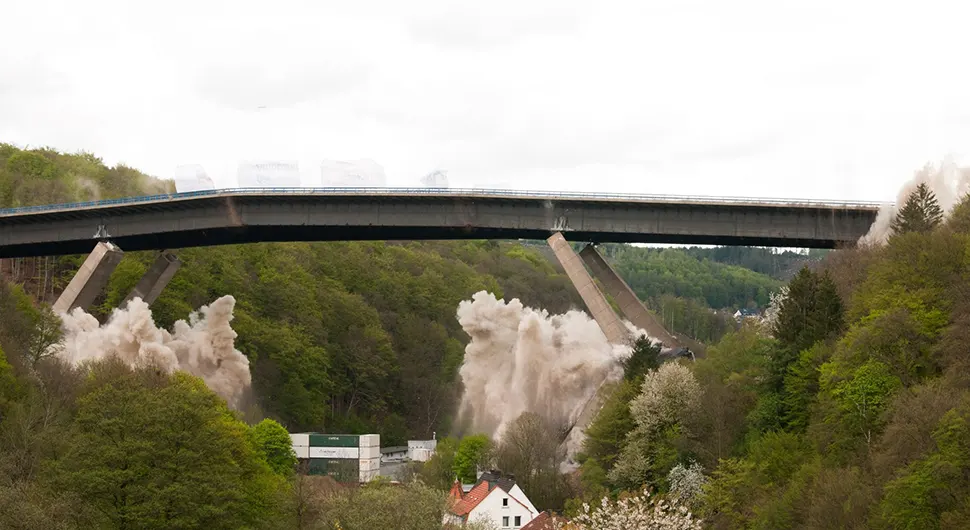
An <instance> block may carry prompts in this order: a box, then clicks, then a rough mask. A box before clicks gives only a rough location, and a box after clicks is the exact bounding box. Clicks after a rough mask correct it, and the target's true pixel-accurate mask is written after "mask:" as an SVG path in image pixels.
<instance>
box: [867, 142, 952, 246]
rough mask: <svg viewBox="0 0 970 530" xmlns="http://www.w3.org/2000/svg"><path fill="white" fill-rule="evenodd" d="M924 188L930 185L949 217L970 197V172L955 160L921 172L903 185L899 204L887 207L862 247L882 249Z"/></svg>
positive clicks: (880, 213) (926, 168) (949, 160)
mask: <svg viewBox="0 0 970 530" xmlns="http://www.w3.org/2000/svg"><path fill="white" fill-rule="evenodd" d="M920 184H926V185H927V186H928V187H929V188H930V191H932V192H933V194H934V195H936V200H937V201H938V202H939V203H940V207H941V208H942V209H943V215H944V217H945V216H948V215H949V214H950V210H952V209H953V206H955V205H956V204H957V203H958V202H960V199H961V198H962V197H964V196H965V195H967V193H970V168H965V167H959V166H958V165H957V164H956V163H955V162H954V161H953V159H952V158H946V159H944V160H943V161H942V162H941V163H940V165H938V166H935V165H933V164H927V165H925V166H923V168H922V169H920V170H919V171H917V172H916V173H915V174H914V175H913V178H912V179H910V180H909V182H907V183H906V184H904V185H903V187H902V188H900V190H899V194H898V195H897V196H896V202H895V204H891V205H886V206H883V207H882V209H881V210H880V211H879V215H878V216H877V217H876V221H875V222H874V223H872V226H871V227H870V228H869V233H868V234H866V235H864V236H862V238H860V239H859V243H860V244H869V245H882V244H885V243H886V242H887V241H889V236H891V235H892V228H891V226H890V225H891V224H892V220H893V218H895V217H896V213H897V212H899V209H900V208H902V207H903V204H905V203H906V199H908V198H909V196H910V195H912V193H913V192H914V191H916V187H917V186H919V185H920Z"/></svg>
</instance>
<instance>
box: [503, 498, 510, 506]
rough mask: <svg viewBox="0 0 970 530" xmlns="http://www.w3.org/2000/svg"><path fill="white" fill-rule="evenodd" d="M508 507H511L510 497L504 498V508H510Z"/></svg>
mask: <svg viewBox="0 0 970 530" xmlns="http://www.w3.org/2000/svg"><path fill="white" fill-rule="evenodd" d="M508 507H509V498H508V497H505V498H503V499H502V508H508Z"/></svg>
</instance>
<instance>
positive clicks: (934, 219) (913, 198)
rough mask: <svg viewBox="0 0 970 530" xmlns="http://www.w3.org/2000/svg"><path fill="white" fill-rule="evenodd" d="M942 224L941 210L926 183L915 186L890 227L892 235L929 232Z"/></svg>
mask: <svg viewBox="0 0 970 530" xmlns="http://www.w3.org/2000/svg"><path fill="white" fill-rule="evenodd" d="M942 222H943V209H942V208H940V204H939V202H937V200H936V195H935V194H934V193H933V192H932V191H931V190H930V188H929V186H927V185H926V183H925V182H924V183H921V184H919V185H918V186H916V190H915V191H913V193H911V194H910V196H909V197H908V198H907V199H906V202H905V203H903V207H902V208H900V209H899V212H897V213H896V217H894V218H893V220H892V223H891V224H890V226H891V227H892V229H893V233H894V234H905V233H907V232H920V233H923V232H929V231H931V230H933V229H934V228H936V227H937V226H939V225H940V223H942Z"/></svg>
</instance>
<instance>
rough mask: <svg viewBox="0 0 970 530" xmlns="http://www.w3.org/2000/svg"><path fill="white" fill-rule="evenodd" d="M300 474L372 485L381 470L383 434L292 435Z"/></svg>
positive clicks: (291, 438)
mask: <svg viewBox="0 0 970 530" xmlns="http://www.w3.org/2000/svg"><path fill="white" fill-rule="evenodd" d="M290 440H291V441H292V443H293V452H294V453H296V458H297V461H298V469H299V472H300V473H305V474H308V475H327V476H330V477H332V478H333V479H334V480H336V481H337V482H342V483H349V482H361V483H363V482H370V481H371V480H373V479H374V478H375V477H376V476H377V475H378V474H380V470H381V436H380V435H379V434H320V433H291V434H290Z"/></svg>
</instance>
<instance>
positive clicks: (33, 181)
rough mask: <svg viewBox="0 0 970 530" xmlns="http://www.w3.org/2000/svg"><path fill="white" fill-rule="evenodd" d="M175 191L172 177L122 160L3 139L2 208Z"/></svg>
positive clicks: (0, 161)
mask: <svg viewBox="0 0 970 530" xmlns="http://www.w3.org/2000/svg"><path fill="white" fill-rule="evenodd" d="M173 191H175V184H174V183H173V182H171V181H164V180H159V179H156V178H153V177H150V176H148V175H146V174H144V173H142V172H140V171H138V170H136V169H132V168H130V167H128V166H125V165H122V164H119V165H117V166H114V167H108V166H105V165H104V163H103V162H102V161H101V159H100V158H98V157H96V156H94V155H93V154H91V153H78V154H64V153H60V152H58V151H57V150H54V149H49V148H44V149H29V150H28V149H23V150H22V149H18V148H17V147H15V146H13V145H10V144H5V143H0V208H12V207H18V206H33V205H36V204H55V203H62V202H80V201H91V200H98V199H114V198H118V197H132V196H137V195H152V194H155V193H167V192H173Z"/></svg>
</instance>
